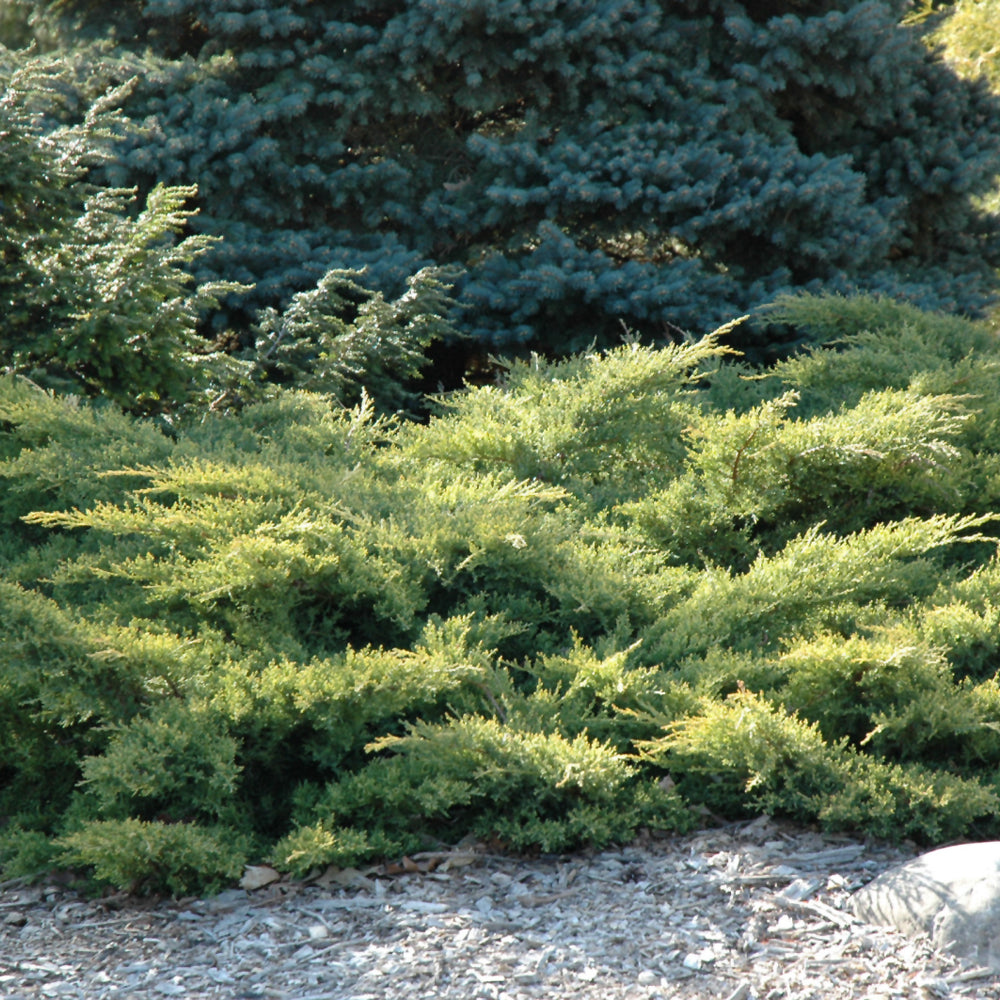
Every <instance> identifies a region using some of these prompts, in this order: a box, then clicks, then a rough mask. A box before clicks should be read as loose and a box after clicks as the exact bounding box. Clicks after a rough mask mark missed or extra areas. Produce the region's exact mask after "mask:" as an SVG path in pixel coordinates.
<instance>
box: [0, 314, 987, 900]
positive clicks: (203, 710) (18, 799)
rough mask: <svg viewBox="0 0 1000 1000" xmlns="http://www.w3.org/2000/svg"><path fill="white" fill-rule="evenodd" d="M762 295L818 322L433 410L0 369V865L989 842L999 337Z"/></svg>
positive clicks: (678, 348) (456, 400) (224, 876)
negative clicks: (144, 408) (183, 406)
mask: <svg viewBox="0 0 1000 1000" xmlns="http://www.w3.org/2000/svg"><path fill="white" fill-rule="evenodd" d="M773 314H774V317H775V319H776V321H777V320H780V321H781V322H787V323H790V324H794V325H796V326H800V327H802V328H803V329H808V330H810V331H811V333H812V334H813V335H814V336H815V337H816V338H817V340H820V341H830V342H831V345H830V346H828V347H823V348H817V349H814V350H812V351H810V352H808V353H804V354H801V355H799V356H797V357H796V358H794V359H789V360H786V361H783V362H781V363H779V364H777V365H774V366H772V367H770V368H767V369H749V368H748V367H747V366H745V365H742V366H741V365H736V364H734V363H733V362H732V361H731V360H730V359H728V358H727V357H726V355H727V353H728V349H727V348H726V347H724V346H723V344H724V339H725V336H726V331H719V332H718V333H717V334H716V335H714V336H710V337H708V338H706V339H704V340H702V341H699V342H695V343H690V344H683V345H675V346H672V347H668V348H662V349H653V348H650V347H643V346H640V345H639V344H636V343H631V344H625V345H622V346H620V347H617V348H615V349H612V350H609V351H606V352H599V351H591V352H587V353H584V354H581V355H577V356H574V357H572V358H568V359H565V360H562V361H558V362H547V361H543V360H542V359H540V358H535V359H534V360H533V361H531V362H518V363H513V364H511V366H510V367H509V369H508V371H507V375H506V379H505V381H504V383H503V384H501V385H490V386H483V387H480V388H474V389H468V390H467V391H465V392H462V393H459V394H457V395H452V396H449V397H446V398H444V399H442V400H441V401H440V409H439V411H438V412H437V414H436V415H435V416H434V417H433V418H432V419H431V421H430V422H429V423H428V424H416V423H404V422H402V421H401V420H400V419H399V418H390V417H386V416H380V415H379V414H378V413H377V411H376V409H375V407H374V406H373V405H372V402H371V400H370V399H369V398H368V397H367V396H366V395H362V397H361V399H360V401H359V403H358V404H357V405H356V406H354V407H351V408H349V407H345V406H344V405H343V404H341V403H338V402H336V401H335V400H334V399H333V397H331V396H330V395H329V394H325V393H316V392H309V391H306V390H302V389H296V388H294V387H290V388H285V389H283V390H279V391H276V392H275V393H273V394H272V395H271V396H270V397H269V398H265V399H263V400H260V401H257V402H254V403H249V404H248V405H245V406H243V407H241V408H237V409H234V410H232V411H227V412H221V411H214V412H213V411H207V412H205V413H203V414H201V415H200V416H199V418H198V419H196V420H183V421H179V422H177V423H176V424H175V426H174V427H173V429H172V431H171V433H169V434H167V433H165V432H164V429H163V428H162V426H161V425H160V424H158V423H156V422H154V421H152V420H149V419H143V418H139V417H136V416H134V415H128V414H125V413H123V412H121V411H120V410H118V409H117V408H115V407H114V406H113V405H110V404H107V403H104V404H103V405H98V404H90V403H86V402H81V401H80V400H79V399H75V398H72V397H62V396H57V395H53V394H51V393H49V392H46V391H43V390H42V389H40V388H39V387H38V386H37V385H32V384H30V383H29V382H27V381H26V380H24V379H20V378H12V377H7V378H5V379H3V380H0V481H2V484H3V490H2V491H0V525H2V527H0V560H2V565H3V581H2V583H0V866H3V868H4V870H5V871H6V872H7V873H9V875H16V874H21V873H33V872H37V871H40V870H45V869H46V868H50V867H52V866H58V867H70V868H74V869H77V870H78V871H81V872H85V873H88V874H89V875H90V876H91V877H92V878H95V879H97V880H98V881H101V882H111V883H112V884H115V885H119V886H123V887H126V888H130V889H133V890H136V891H169V892H174V893H186V892H190V891H202V890H205V889H211V888H213V887H218V886H221V885H225V884H229V883H231V882H232V881H233V880H234V879H235V878H236V877H238V875H239V872H240V871H241V869H242V867H243V865H244V864H245V863H247V862H260V861H268V862H270V863H272V864H274V865H276V866H277V867H278V868H279V869H280V870H282V871H287V872H290V873H298V874H301V873H304V872H307V871H310V870H312V869H314V868H315V867H317V866H323V865H327V864H336V865H349V864H358V863H361V862H365V861H372V860H375V859H379V858H383V857H386V856H389V857H392V856H397V857H398V856H399V855H400V854H402V853H405V852H411V851H414V850H418V849H420V848H421V847H423V846H425V845H429V844H435V843H437V844H440V843H441V842H442V841H443V842H445V843H448V842H453V841H455V840H457V839H459V838H461V837H463V836H466V835H472V836H475V837H478V838H481V839H482V840H488V841H489V842H491V843H494V844H501V845H505V846H506V847H507V848H508V849H511V850H529V849H530V850H538V849H540V850H544V851H561V850H567V849H572V848H574V847H578V846H581V845H587V844H589V845H597V846H601V845H605V844H609V843H612V842H616V841H618V842H621V841H623V840H626V839H628V838H630V837H632V836H634V835H635V833H636V831H637V830H639V829H641V828H644V827H652V828H655V829H667V830H676V829H684V828H686V827H688V826H690V825H691V824H692V823H694V822H696V821H697V820H698V817H699V816H703V811H704V810H706V809H707V810H710V811H711V812H713V813H715V814H717V815H722V816H741V815H746V814H747V813H750V812H754V811H759V810H767V811H769V812H771V813H774V814H778V815H784V816H790V817H794V818H797V819H800V820H808V821H813V822H819V823H821V824H823V825H824V826H826V827H827V828H830V829H839V830H850V831H861V832H866V833H870V834H873V835H877V836H880V837H898V836H910V837H913V838H916V839H918V840H920V841H922V842H926V843H937V842H941V841H945V840H949V839H954V838H956V837H960V836H968V835H977V836H988V835H994V836H995V835H996V834H997V833H998V832H1000V831H998V826H997V823H998V821H997V816H998V814H1000V809H998V805H1000V786H998V783H997V778H996V776H997V774H998V773H1000V772H998V768H1000V684H998V675H997V667H996V664H997V657H998V654H1000V612H998V610H997V607H996V599H995V595H996V590H997V586H998V585H1000V563H998V561H997V556H996V553H997V537H996V536H997V523H996V522H997V514H996V511H997V509H998V507H1000V476H998V474H997V469H998V465H1000V458H998V456H1000V437H998V430H997V428H1000V402H998V401H997V396H996V392H995V386H996V379H997V373H998V369H1000V348H998V346H997V339H996V333H995V331H994V330H992V329H991V328H989V327H988V326H986V325H985V324H976V323H972V322H970V321H967V320H962V319H958V318H955V317H947V316H943V315H940V314H930V313H925V312H922V311H920V310H917V309H915V308H913V307H906V306H901V305H899V304H895V303H892V302H890V301H887V300H883V299H873V298H839V297H829V296H827V297H792V298H789V299H785V300H782V301H781V302H779V303H778V304H776V305H775V306H774V309H773ZM747 375H752V376H753V377H752V378H747V377H746V376H747ZM668 775H669V776H670V779H671V780H670V781H665V780H664V779H665V778H666V777H667V776H668ZM699 810H701V812H699Z"/></svg>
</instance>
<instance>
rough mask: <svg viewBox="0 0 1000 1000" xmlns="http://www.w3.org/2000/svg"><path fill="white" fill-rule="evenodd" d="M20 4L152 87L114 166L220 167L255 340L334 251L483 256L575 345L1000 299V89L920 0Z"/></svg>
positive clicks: (480, 320) (360, 257) (180, 177)
mask: <svg viewBox="0 0 1000 1000" xmlns="http://www.w3.org/2000/svg"><path fill="white" fill-rule="evenodd" d="M23 2H26V3H27V4H28V6H32V5H33V10H34V14H33V23H34V25H35V30H36V33H37V34H38V35H39V38H40V39H41V40H42V42H43V44H48V45H50V46H54V47H56V48H57V49H58V48H59V47H62V50H63V51H64V53H65V55H66V58H67V59H71V60H72V61H73V64H74V65H75V66H76V68H77V74H78V81H79V86H80V88H81V90H84V91H85V90H86V89H87V88H88V87H95V86H100V87H101V88H103V87H104V86H106V85H108V84H109V83H111V84H113V83H117V82H121V81H123V80H125V79H128V78H132V77H136V78H137V81H138V82H137V84H136V86H135V88H134V90H133V92H132V95H131V96H130V97H129V98H128V100H127V103H126V106H125V110H126V113H127V115H128V117H129V119H130V120H131V122H132V124H133V126H134V128H133V131H132V132H131V134H130V137H129V138H128V139H127V140H126V141H125V142H124V143H123V144H121V145H120V147H119V149H118V152H117V155H116V158H115V160H114V162H112V163H109V164H106V165H105V166H104V167H102V168H101V169H102V170H103V172H104V173H103V177H104V179H105V181H106V182H107V183H111V184H114V185H118V186H129V185H133V184H135V185H138V186H139V187H140V188H145V189H149V188H152V187H153V186H154V185H155V184H157V183H166V184H175V185H177V184H195V185H197V188H198V192H199V193H198V204H199V206H200V213H199V215H198V216H197V217H195V218H194V219H193V220H192V222H193V223H194V225H196V226H197V227H200V229H201V231H202V232H204V233H205V234H206V235H211V236H222V237H224V239H223V240H222V242H221V243H219V244H218V245H217V246H216V247H214V248H213V249H212V250H211V252H210V253H207V254H205V255H203V256H201V257H199V258H198V259H197V261H195V262H193V266H194V267H195V268H196V269H197V276H198V278H199V280H208V279H211V278H225V279H227V280H236V281H241V282H247V283H253V284H254V286H255V290H254V292H253V293H252V294H251V295H249V296H244V297H241V299H240V300H239V302H238V303H237V304H235V305H233V306H232V308H233V309H242V310H248V312H247V313H246V314H245V319H244V321H241V320H240V314H239V313H238V312H232V311H230V313H229V314H228V315H224V314H220V316H219V317H218V322H219V323H220V324H222V323H224V322H232V321H234V319H235V321H236V322H237V324H240V323H241V322H242V324H243V325H242V329H243V331H244V332H243V338H244V341H246V339H247V338H250V339H252V338H253V333H252V329H253V325H252V322H251V319H252V311H253V310H254V309H259V308H262V307H271V308H278V309H283V308H285V307H286V306H287V303H288V302H289V301H290V299H291V297H292V296H293V295H294V294H296V293H298V292H302V291H305V290H308V289H309V288H312V287H315V286H316V285H317V283H318V282H319V281H320V280H321V279H322V278H323V276H324V275H325V274H326V273H327V272H329V271H330V270H331V269H335V268H354V269H357V268H362V267H363V268H366V272H365V282H366V283H367V284H368V285H370V287H371V288H373V289H377V290H378V291H380V292H383V293H385V294H387V295H398V294H400V293H401V291H402V290H403V289H404V287H405V280H406V278H407V277H408V276H410V275H413V274H414V273H416V272H417V271H418V270H420V269H422V268H425V267H433V266H441V265H448V266H453V267H458V268H459V269H460V271H461V278H460V279H459V282H458V284H457V285H456V287H455V289H454V295H455V299H456V302H457V305H456V309H457V310H458V313H457V317H456V319H457V321H458V323H459V325H460V326H461V327H462V328H464V330H465V331H466V332H468V333H471V334H473V335H474V336H475V337H477V338H479V339H480V340H481V341H483V342H485V343H486V344H487V345H488V346H489V347H491V348H492V347H499V348H501V349H505V350H512V349H515V348H517V347H523V346H528V345H530V346H532V347H535V348H540V349H543V350H547V351H553V352H558V353H561V352H565V351H567V350H572V349H576V348H579V347H581V346H582V345H585V344H587V343H589V342H590V341H592V340H595V339H596V340H597V341H598V342H608V341H612V340H614V339H616V338H617V336H618V334H619V333H620V330H621V324H622V323H623V322H624V323H625V324H626V325H628V326H629V327H631V328H634V329H636V330H637V331H639V332H640V333H641V334H643V335H645V336H651V337H655V338H663V337H673V338H676V337H677V336H679V335H681V334H682V333H683V332H690V333H699V332H702V331H705V330H707V329H711V328H712V327H714V326H715V325H717V324H719V323H720V322H722V321H724V320H727V319H729V318H731V317H732V316H734V315H737V314H740V313H742V312H745V311H748V310H752V309H753V308H754V307H755V306H757V305H759V304H762V303H764V302H767V301H769V300H771V299H773V298H774V297H775V296H776V295H778V294H779V293H783V292H788V291H793V290H796V289H808V290H811V291H821V290H827V291H841V292H851V291H854V290H863V291H868V292H878V293H884V294H886V295H890V296H893V297H897V298H901V299H905V300H908V301H911V302H913V303H916V304H918V305H920V306H923V307H930V308H938V309H945V310H957V311H961V312H965V313H969V314H976V313H979V312H981V311H982V310H983V309H984V308H986V307H987V306H988V305H989V304H990V302H991V301H992V299H993V295H994V291H995V288H996V272H995V267H996V265H997V264H998V262H1000V260H998V258H1000V245H998V242H997V238H996V237H997V223H998V220H997V219H996V218H995V217H991V216H989V215H988V214H985V213H984V212H983V211H982V210H981V209H977V207H976V206H977V204H979V202H978V201H977V197H978V196H980V195H982V194H983V193H985V192H986V191H988V190H989V188H990V186H991V184H992V183H993V181H994V178H995V176H996V175H997V173H998V172H1000V105H998V102H997V99H996V98H995V97H993V96H991V95H990V94H989V93H988V91H987V90H986V88H985V87H984V86H982V85H980V84H974V83H970V82H967V81H964V80H962V79H960V78H958V77H957V76H956V75H955V74H954V73H953V72H952V71H951V70H949V69H948V68H947V67H946V65H945V64H944V63H943V62H942V61H941V60H940V59H939V58H938V57H937V56H936V55H935V54H934V53H933V52H932V51H931V50H930V49H929V48H928V46H927V45H925V43H924V40H923V38H922V37H921V34H920V31H921V28H920V27H919V26H915V25H909V24H904V23H902V19H903V16H904V14H905V12H906V10H907V9H908V4H907V2H905V0H785V2H779V0H747V2H741V0H682V2H677V3H669V4H667V3H663V2H661V0H560V2H555V0H273V2H264V0H126V2H122V3H118V4H115V5H108V4H100V3H96V2H91V0H60V2H58V3H52V2H45V0H23ZM22 5H23V3H22ZM86 39H89V40H90V41H89V42H87V43H86V44H85V40H86ZM745 330H746V332H744V333H743V334H742V336H743V337H744V343H743V345H742V346H744V347H745V348H746V347H749V348H750V349H751V350H752V351H759V350H762V349H763V348H764V347H765V346H766V342H767V340H768V338H774V337H776V336H778V332H777V331H775V330H768V329H767V328H766V326H764V325H763V324H759V325H757V326H756V327H755V326H754V325H753V324H749V325H748V326H747V327H746V328H745ZM755 338H756V342H755ZM244 346H245V345H244ZM772 346H773V345H772Z"/></svg>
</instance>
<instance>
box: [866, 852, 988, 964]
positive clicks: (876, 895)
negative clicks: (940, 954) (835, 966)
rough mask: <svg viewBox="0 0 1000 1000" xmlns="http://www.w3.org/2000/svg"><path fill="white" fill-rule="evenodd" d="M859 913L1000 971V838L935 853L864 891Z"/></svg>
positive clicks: (885, 875)
mask: <svg viewBox="0 0 1000 1000" xmlns="http://www.w3.org/2000/svg"><path fill="white" fill-rule="evenodd" d="M852 903H853V908H854V912H855V914H856V915H857V917H858V918H859V919H861V920H864V921H866V922H868V923H871V924H877V925H880V926H883V927H894V928H896V929H897V930H899V931H902V932H903V933H904V934H906V935H908V936H910V937H916V936H919V935H922V934H925V935H927V937H928V938H929V939H930V942H931V944H932V945H933V946H934V947H935V948H939V949H941V950H947V951H950V952H952V953H953V954H955V955H956V956H958V957H960V958H964V959H968V960H970V961H974V962H976V963H978V964H979V965H982V966H987V967H989V968H991V969H994V970H996V971H997V972H1000V841H988V842H986V843H980V844H958V845H956V846H954V847H942V848H939V849H938V850H936V851H930V852H929V853H927V854H924V855H922V856H920V857H918V858H914V859H913V860H912V861H908V862H906V863H905V864H902V865H899V866H898V867H896V868H892V869H890V870H889V871H887V872H884V873H883V874H881V875H880V876H879V877H878V878H876V879H875V880H874V881H872V882H870V883H869V884H868V885H866V886H864V887H863V888H862V889H859V890H858V891H857V892H856V893H855V894H854V897H853V900H852Z"/></svg>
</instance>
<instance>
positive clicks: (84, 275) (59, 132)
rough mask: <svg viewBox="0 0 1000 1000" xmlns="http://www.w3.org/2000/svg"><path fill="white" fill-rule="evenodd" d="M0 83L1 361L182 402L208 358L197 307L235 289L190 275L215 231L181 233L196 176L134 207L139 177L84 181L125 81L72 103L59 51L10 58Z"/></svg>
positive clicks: (127, 400)
mask: <svg viewBox="0 0 1000 1000" xmlns="http://www.w3.org/2000/svg"><path fill="white" fill-rule="evenodd" d="M0 88H2V89H0V315H2V326H0V369H3V370H6V371H7V372H8V373H14V374H18V375H24V376H27V377H28V378H30V379H32V380H33V381H35V382H38V383H41V384H43V385H45V386H46V387H47V388H59V389H62V390H65V391H71V392H77V393H83V394H86V395H98V394H103V395H105V396H108V397H110V398H112V399H115V400H116V401H117V402H118V403H120V404H121V405H123V406H125V407H127V408H130V409H134V410H137V411H150V410H160V409H163V408H168V407H169V406H170V405H172V404H179V403H183V402H184V401H186V400H187V399H188V398H189V397H190V396H191V394H192V392H193V390H194V389H195V387H196V385H197V383H198V382H199V381H205V380H206V378H207V377H208V376H209V375H210V372H211V369H212V367H213V365H212V363H211V359H208V358H207V357H206V355H208V354H209V353H210V352H209V351H208V350H207V348H206V345H205V343H204V341H203V340H202V338H201V337H200V336H199V334H198V318H199V316H200V315H201V314H202V312H203V311H204V310H205V309H207V308H211V307H213V306H217V305H218V298H217V296H218V295H219V294H221V293H224V292H232V291H235V290H237V288H238V286H236V285H234V284H233V283H232V282H229V283H215V284H200V285H198V286H196V287H192V285H193V284H194V283H193V280H192V276H191V274H190V273H189V271H187V270H185V266H186V265H189V264H191V262H192V261H193V260H195V258H197V257H198V256H199V255H200V254H202V253H204V252H205V251H206V249H207V248H208V247H209V246H210V245H211V243H212V242H213V239H212V238H211V237H208V236H204V235H195V236H187V237H186V238H183V239H179V240H176V239H174V238H173V237H174V236H176V235H178V234H180V233H181V232H182V230H183V229H184V227H185V224H186V222H187V220H188V219H189V218H190V216H191V214H192V211H191V210H188V209H185V208H184V204H185V202H186V201H188V200H189V199H190V198H191V197H192V196H193V195H194V193H195V188H193V187H181V186H175V187H167V186H165V185H161V184H158V185H156V186H155V187H154V188H153V189H152V190H151V191H150V192H149V195H148V197H147V198H146V202H145V206H144V208H143V210H142V211H139V212H138V213H135V212H133V211H132V205H133V202H134V201H135V194H136V192H135V191H134V190H129V189H121V188H108V187H101V186H98V185H94V184H91V183H87V182H86V176H87V173H88V171H89V170H91V169H93V168H94V167H95V166H97V165H99V164H101V163H102V162H104V161H106V160H107V159H108V158H109V157H110V156H111V155H112V154H111V148H112V144H113V142H114V140H115V139H116V137H117V135H118V132H119V127H120V120H119V116H118V115H117V113H116V111H115V107H116V105H117V103H118V102H119V101H120V100H121V99H122V97H124V95H125V93H127V87H124V86H123V87H119V88H117V89H115V90H112V91H110V92H108V93H106V94H105V95H103V96H102V97H101V99H100V100H98V101H97V102H95V103H94V104H92V105H91V106H90V107H84V108H82V109H77V108H73V107H72V106H71V105H72V87H71V86H70V87H68V86H67V74H66V73H65V72H64V70H63V69H62V68H61V67H60V66H59V65H58V64H54V63H52V62H47V61H38V60H27V61H23V60H16V59H12V58H7V59H3V60H0ZM67 91H69V96H70V100H69V101H67ZM68 105H69V106H68ZM61 116H63V117H65V116H70V117H75V118H76V120H75V121H74V122H73V123H72V124H58V119H59V117H61Z"/></svg>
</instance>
